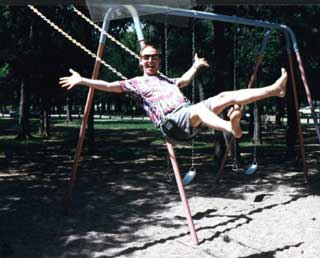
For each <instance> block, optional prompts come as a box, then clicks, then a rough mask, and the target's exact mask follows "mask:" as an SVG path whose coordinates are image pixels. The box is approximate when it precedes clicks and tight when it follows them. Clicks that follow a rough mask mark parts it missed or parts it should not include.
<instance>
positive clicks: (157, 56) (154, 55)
mask: <svg viewBox="0 0 320 258" xmlns="http://www.w3.org/2000/svg"><path fill="white" fill-rule="evenodd" d="M150 57H151V60H157V59H158V58H159V55H158V54H153V55H143V56H141V58H142V59H143V60H149V59H150Z"/></svg>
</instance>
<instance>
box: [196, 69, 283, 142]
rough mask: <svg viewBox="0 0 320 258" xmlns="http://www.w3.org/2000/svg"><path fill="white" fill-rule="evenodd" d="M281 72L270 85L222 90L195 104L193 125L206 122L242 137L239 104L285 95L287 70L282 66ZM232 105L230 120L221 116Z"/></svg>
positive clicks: (229, 114) (211, 126) (207, 124)
mask: <svg viewBox="0 0 320 258" xmlns="http://www.w3.org/2000/svg"><path fill="white" fill-rule="evenodd" d="M281 73H282V74H281V77H280V78H279V79H278V80H277V81H276V82H275V83H273V84H272V85H270V86H266V87H263V88H254V89H242V90H238V91H228V92H222V93H220V94H219V95H217V96H215V97H212V98H209V99H207V100H205V101H204V102H201V103H198V104H196V105H194V106H193V107H192V109H191V115H190V120H191V121H190V124H191V126H192V127H197V126H199V124H201V123H204V124H205V125H206V126H208V127H210V128H214V129H217V130H222V131H226V132H229V133H232V134H233V135H234V136H235V137H236V138H239V137H241V135H242V131H241V128H240V119H241V112H240V109H239V107H238V106H237V105H246V104H249V103H252V102H255V101H258V100H262V99H265V98H268V97H273V96H277V97H284V96H285V93H286V83H287V72H286V70H285V69H284V68H282V69H281ZM231 105H235V108H233V109H232V110H231V111H230V112H229V113H228V116H229V118H230V121H226V120H223V119H222V118H220V117H219V116H218V114H220V113H221V112H222V111H223V110H224V109H225V108H227V107H228V106H231ZM207 106H209V108H207Z"/></svg>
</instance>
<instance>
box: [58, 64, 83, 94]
mask: <svg viewBox="0 0 320 258" xmlns="http://www.w3.org/2000/svg"><path fill="white" fill-rule="evenodd" d="M69 72H70V73H71V76H68V77H62V78H60V79H59V84H60V85H61V87H67V89H68V90H70V89H72V88H73V87H74V86H76V85H78V84H80V83H81V81H82V77H81V75H80V74H79V73H78V72H76V71H74V70H72V69H69Z"/></svg>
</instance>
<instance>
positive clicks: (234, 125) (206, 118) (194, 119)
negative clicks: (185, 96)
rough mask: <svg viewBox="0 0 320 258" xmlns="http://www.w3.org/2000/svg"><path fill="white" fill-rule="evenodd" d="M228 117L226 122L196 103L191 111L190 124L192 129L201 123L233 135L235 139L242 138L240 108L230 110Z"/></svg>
mask: <svg viewBox="0 0 320 258" xmlns="http://www.w3.org/2000/svg"><path fill="white" fill-rule="evenodd" d="M228 116H229V118H230V121H226V120H224V119H222V118H220V117H219V116H218V115H216V114H215V113H214V112H211V111H210V110H209V109H208V108H207V107H206V106H205V105H204V104H203V103H198V104H197V105H194V106H193V107H192V109H191V115H190V120H191V121H190V124H191V126H192V127H198V126H199V125H200V123H203V124H204V125H206V126H207V127H209V128H213V129H216V130H220V131H225V132H228V133H231V134H233V135H234V137H236V138H240V137H241V136H242V130H241V128H240V119H241V112H240V108H239V107H238V108H234V109H230V111H229V113H228Z"/></svg>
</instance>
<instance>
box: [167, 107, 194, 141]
mask: <svg viewBox="0 0 320 258" xmlns="http://www.w3.org/2000/svg"><path fill="white" fill-rule="evenodd" d="M191 107H192V104H185V105H182V106H181V107H180V108H178V109H176V110H175V111H173V112H172V113H170V114H169V115H167V117H166V118H168V119H172V120H174V121H175V122H176V124H177V125H178V126H179V127H180V128H181V129H182V130H183V131H184V132H185V133H186V134H187V135H189V137H192V136H193V135H195V134H197V133H198V132H199V130H200V128H192V127H190V109H191Z"/></svg>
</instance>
